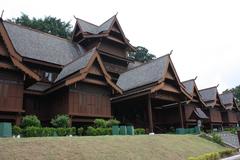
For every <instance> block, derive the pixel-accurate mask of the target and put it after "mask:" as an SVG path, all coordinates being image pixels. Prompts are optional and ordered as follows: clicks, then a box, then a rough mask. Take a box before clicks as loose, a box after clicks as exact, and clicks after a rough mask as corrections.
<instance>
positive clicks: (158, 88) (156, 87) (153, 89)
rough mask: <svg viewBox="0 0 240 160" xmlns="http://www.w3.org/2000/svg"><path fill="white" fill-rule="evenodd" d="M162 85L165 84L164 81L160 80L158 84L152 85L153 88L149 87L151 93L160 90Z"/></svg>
mask: <svg viewBox="0 0 240 160" xmlns="http://www.w3.org/2000/svg"><path fill="white" fill-rule="evenodd" d="M164 85H165V83H164V82H161V83H160V84H158V85H156V86H154V87H153V88H151V93H154V92H156V91H158V90H160V89H161V88H163V87H164Z"/></svg>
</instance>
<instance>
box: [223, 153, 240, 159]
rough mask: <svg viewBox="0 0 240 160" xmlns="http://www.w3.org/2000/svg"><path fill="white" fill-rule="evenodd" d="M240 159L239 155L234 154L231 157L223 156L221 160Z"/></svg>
mask: <svg viewBox="0 0 240 160" xmlns="http://www.w3.org/2000/svg"><path fill="white" fill-rule="evenodd" d="M239 159H240V155H239V154H238V155H235V156H232V157H228V158H223V159H222V160H239Z"/></svg>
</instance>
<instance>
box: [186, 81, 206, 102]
mask: <svg viewBox="0 0 240 160" xmlns="http://www.w3.org/2000/svg"><path fill="white" fill-rule="evenodd" d="M195 80H196V78H195V79H190V80H187V81H184V82H182V84H183V85H184V87H185V89H186V91H187V92H188V93H189V94H190V95H191V96H192V98H193V96H194V91H196V94H197V96H198V98H199V101H200V102H201V103H202V104H203V105H204V106H206V104H205V103H204V101H203V99H202V97H201V95H200V93H199V90H198V87H197V85H196V83H195Z"/></svg>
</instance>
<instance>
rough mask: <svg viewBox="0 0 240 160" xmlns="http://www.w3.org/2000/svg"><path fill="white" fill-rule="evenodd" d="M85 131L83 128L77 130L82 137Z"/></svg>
mask: <svg viewBox="0 0 240 160" xmlns="http://www.w3.org/2000/svg"><path fill="white" fill-rule="evenodd" d="M83 131H84V129H83V127H80V128H78V130H77V133H78V135H79V136H82V135H83Z"/></svg>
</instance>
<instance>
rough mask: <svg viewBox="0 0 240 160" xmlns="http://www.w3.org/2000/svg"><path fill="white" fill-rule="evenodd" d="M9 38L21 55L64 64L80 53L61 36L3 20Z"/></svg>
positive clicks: (75, 45)
mask: <svg viewBox="0 0 240 160" xmlns="http://www.w3.org/2000/svg"><path fill="white" fill-rule="evenodd" d="M3 24H4V27H5V29H6V31H7V33H8V35H9V38H10V40H11V42H12V44H13V46H14V48H15V50H16V51H17V53H18V54H20V55H21V56H22V57H26V58H31V59H35V60H40V61H44V62H49V63H54V64H58V65H66V64H67V63H69V62H71V61H72V60H74V59H75V58H76V57H78V56H79V55H80V54H81V53H80V52H79V49H78V45H77V44H74V43H72V42H71V41H68V40H66V39H63V38H59V37H57V36H53V35H50V34H47V33H43V32H41V31H38V30H34V29H30V28H27V27H23V26H20V25H16V24H13V23H10V22H3Z"/></svg>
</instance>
